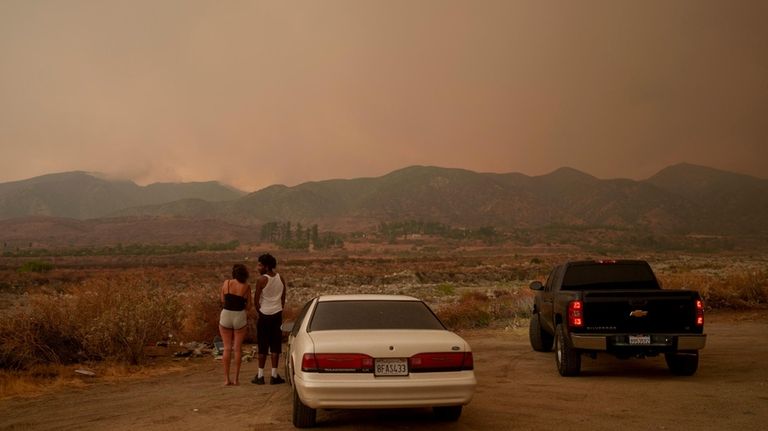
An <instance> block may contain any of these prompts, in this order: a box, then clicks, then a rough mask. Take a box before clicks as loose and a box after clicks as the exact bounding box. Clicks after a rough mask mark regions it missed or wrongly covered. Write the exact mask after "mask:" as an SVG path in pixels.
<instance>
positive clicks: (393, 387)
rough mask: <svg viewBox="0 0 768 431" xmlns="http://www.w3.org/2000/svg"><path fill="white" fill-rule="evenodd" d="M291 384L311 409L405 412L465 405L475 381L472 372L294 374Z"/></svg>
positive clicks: (472, 392)
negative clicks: (377, 374) (385, 409)
mask: <svg viewBox="0 0 768 431" xmlns="http://www.w3.org/2000/svg"><path fill="white" fill-rule="evenodd" d="M300 374H301V375H300ZM294 384H295V385H296V390H297V391H298V393H299V397H300V398H301V400H302V402H303V403H304V404H306V405H307V406H309V407H311V408H316V409H317V408H406V407H433V406H454V405H465V404H468V403H469V402H470V401H471V400H472V396H473V395H474V393H475V386H476V385H477V380H476V379H475V374H474V372H472V371H457V372H442V373H414V374H411V375H410V376H405V377H373V376H372V375H370V374H367V375H353V374H348V375H344V374H330V373H297V374H296V375H295V376H294Z"/></svg>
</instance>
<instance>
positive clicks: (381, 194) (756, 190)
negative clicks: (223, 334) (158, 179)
mask: <svg viewBox="0 0 768 431" xmlns="http://www.w3.org/2000/svg"><path fill="white" fill-rule="evenodd" d="M57 175H58V176H57ZM51 179H54V180H55V181H53V182H52V183H51V181H50V180H51ZM64 180H66V181H64ZM26 181H27V183H26V184H27V185H28V186H29V187H28V188H27V190H29V189H33V190H36V191H37V193H31V192H29V191H28V192H27V193H26V194H25V193H21V194H19V193H16V194H14V193H15V192H14V190H17V191H18V188H19V184H18V183H20V182H13V183H0V219H10V218H15V219H18V218H24V217H30V216H41V215H42V216H50V217H65V218H73V219H79V220H83V219H88V218H102V219H105V220H108V219H110V218H114V217H133V218H136V219H137V220H157V219H163V220H209V221H216V223H224V224H226V225H238V226H253V225H260V224H263V223H266V222H272V221H292V222H299V223H302V224H304V225H310V224H319V225H321V226H323V228H324V229H331V230H337V231H341V232H344V231H353V230H357V229H364V230H365V229H368V230H370V229H375V228H376V226H378V224H380V223H382V222H396V221H403V220H423V221H430V222H437V223H442V224H445V225H448V226H454V227H467V228H477V227H482V226H494V227H496V228H499V229H502V230H515V229H537V228H542V227H546V226H550V225H558V226H574V227H579V226H612V227H615V228H619V229H641V230H645V231H649V232H661V233H664V232H667V233H669V232H675V233H686V232H687V233H703V234H718V235H719V234H726V235H730V234H750V233H755V232H758V233H764V232H766V230H768V227H766V226H765V225H766V223H765V220H768V180H764V179H760V178H756V177H752V176H749V175H743V174H737V173H733V172H728V171H721V170H718V169H714V168H708V167H704V166H698V165H692V164H687V163H681V164H677V165H672V166H669V167H666V168H664V169H662V170H660V171H659V172H658V173H657V174H655V175H653V176H651V177H649V178H648V179H645V180H639V181H636V180H631V179H622V178H617V179H599V178H596V177H594V176H592V175H590V174H587V173H584V172H581V171H579V170H577V169H574V168H570V167H563V168H559V169H556V170H554V171H552V172H550V173H548V174H544V175H538V176H527V175H524V174H520V173H479V172H474V171H470V170H466V169H460V168H442V167H436V166H408V167H405V168H402V169H398V170H395V171H392V172H390V173H387V174H385V175H382V176H379V177H363V178H355V179H331V180H324V181H310V182H305V183H301V184H298V185H296V186H285V185H271V186H268V187H264V188H262V189H260V190H257V191H255V192H252V193H247V194H246V193H243V192H240V193H239V194H238V193H234V195H235V196H233V193H229V194H227V193H223V192H221V190H222V188H223V187H224V186H221V184H219V183H216V182H201V183H182V184H173V183H171V184H168V183H156V185H154V186H153V185H148V186H144V188H141V186H137V185H136V184H135V183H132V182H125V181H123V182H120V181H112V182H110V181H106V180H101V179H98V178H95V177H93V176H90V175H89V174H87V173H84V172H74V173H63V174H50V175H48V176H41V177H35V178H33V179H30V180H26ZM62 182H63V183H66V185H62V184H61V183H62ZM9 184H10V185H9ZM42 184H49V185H50V186H49V187H48V188H45V187H42ZM206 188H210V189H211V190H213V192H212V193H213V196H219V197H222V196H229V198H228V199H219V200H216V201H214V200H212V199H210V198H209V199H205V197H206V195H205V193H204V189H206ZM9 190H10V191H9ZM136 190H139V193H138V194H136V193H135V192H136ZM169 190H170V191H169ZM142 192H143V193H147V192H152V193H154V194H152V196H151V197H148V196H147V195H143V196H142V195H141V193H142ZM220 192H221V193H220ZM195 193H196V195H195ZM178 196H181V198H178V199H176V197H178ZM16 198H20V199H17V200H14V199H16ZM152 199H154V201H153V200H152ZM96 203H100V204H101V205H102V206H101V207H97V206H96ZM65 204H69V206H67V205H65ZM120 205H123V206H122V207H120ZM25 209H26V210H27V213H23V210H25ZM57 211H58V212H57ZM9 214H10V216H9ZM93 214H96V216H93ZM88 215H90V217H87V216H88ZM158 225H159V224H158ZM222 226H223V225H222Z"/></svg>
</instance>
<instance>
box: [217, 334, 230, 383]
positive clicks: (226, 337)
mask: <svg viewBox="0 0 768 431" xmlns="http://www.w3.org/2000/svg"><path fill="white" fill-rule="evenodd" d="M232 332H233V330H232V329H231V328H225V327H223V326H221V325H219V333H220V334H221V342H222V344H224V354H223V356H222V358H221V362H222V364H224V384H225V385H231V384H232V381H230V380H229V361H230V358H231V354H230V353H231V352H232V338H233V334H232Z"/></svg>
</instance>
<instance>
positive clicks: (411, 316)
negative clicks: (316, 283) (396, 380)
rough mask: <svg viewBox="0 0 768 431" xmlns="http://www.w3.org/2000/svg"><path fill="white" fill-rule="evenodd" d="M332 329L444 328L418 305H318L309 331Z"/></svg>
mask: <svg viewBox="0 0 768 431" xmlns="http://www.w3.org/2000/svg"><path fill="white" fill-rule="evenodd" d="M334 329H438V330H443V329H445V327H444V326H443V324H442V323H440V320H438V319H437V317H436V316H435V315H434V313H432V310H430V309H429V307H427V305H426V304H424V303H423V302H421V301H326V302H318V303H317V307H315V312H314V315H313V316H312V320H311V321H310V324H309V331H310V332H311V331H328V330H334Z"/></svg>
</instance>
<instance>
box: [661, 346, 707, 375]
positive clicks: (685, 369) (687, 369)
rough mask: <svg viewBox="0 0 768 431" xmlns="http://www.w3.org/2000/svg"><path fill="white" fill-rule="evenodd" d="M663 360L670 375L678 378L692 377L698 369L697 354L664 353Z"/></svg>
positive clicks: (694, 352) (695, 351) (695, 352)
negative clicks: (670, 372)
mask: <svg viewBox="0 0 768 431" xmlns="http://www.w3.org/2000/svg"><path fill="white" fill-rule="evenodd" d="M664 359H665V360H666V361H667V366H668V367H669V371H672V374H675V375H678V376H692V375H694V374H695V373H696V370H697V369H698V368H699V352H698V351H697V350H694V351H693V352H675V353H665V354H664Z"/></svg>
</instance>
